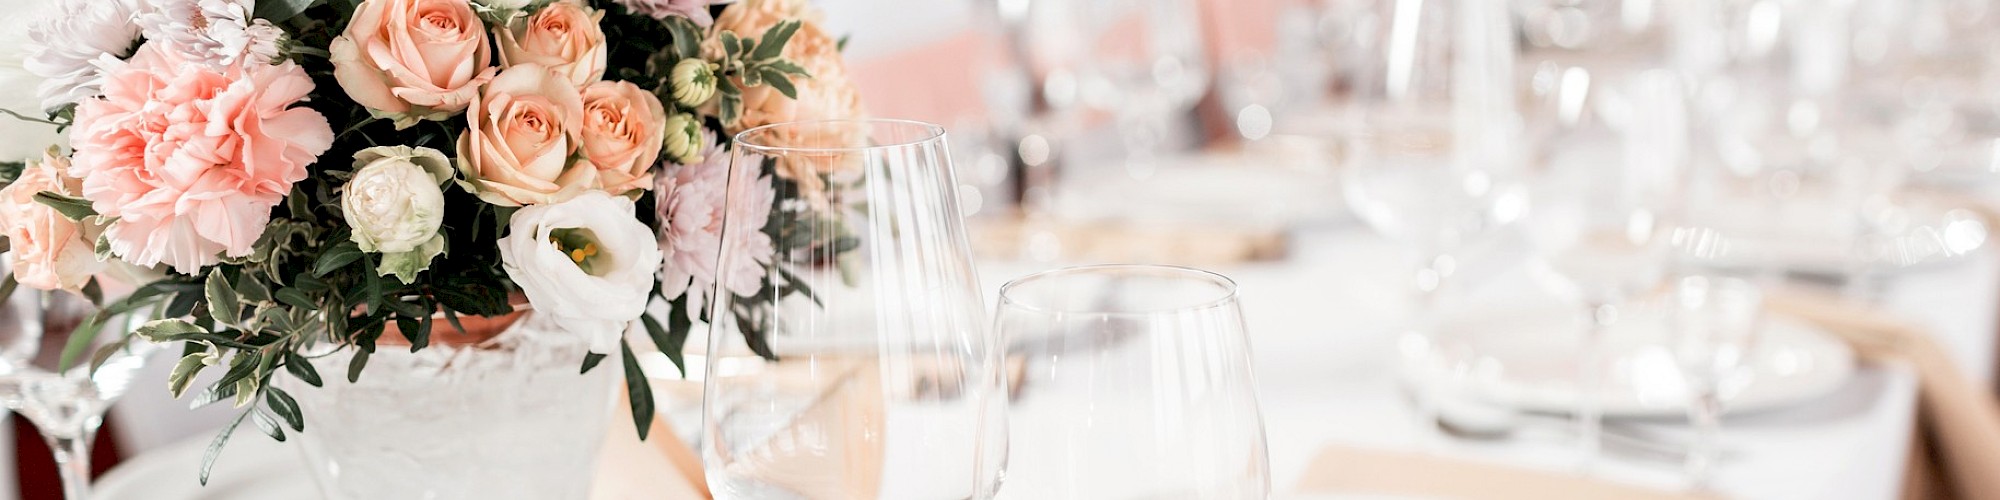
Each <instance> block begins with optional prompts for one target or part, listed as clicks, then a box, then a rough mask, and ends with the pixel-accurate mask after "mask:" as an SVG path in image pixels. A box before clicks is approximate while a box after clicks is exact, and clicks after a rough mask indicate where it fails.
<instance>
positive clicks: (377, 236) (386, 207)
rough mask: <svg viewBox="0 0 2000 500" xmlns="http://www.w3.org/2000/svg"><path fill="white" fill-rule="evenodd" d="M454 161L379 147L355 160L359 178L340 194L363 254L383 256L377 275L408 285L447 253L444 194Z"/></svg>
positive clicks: (417, 150)
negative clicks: (443, 227)
mask: <svg viewBox="0 0 2000 500" xmlns="http://www.w3.org/2000/svg"><path fill="white" fill-rule="evenodd" d="M450 180H451V160H450V159H448V158H445V156H444V153H441V152H438V150H435V149H431V148H411V147H409V146H377V147H372V148H368V149H364V150H361V152H359V153H355V154H354V178H353V179H351V180H349V181H347V186H346V187H343V188H341V195H340V212H341V214H342V215H345V216H346V217H347V224H348V225H349V226H352V227H353V229H354V230H353V232H351V233H349V235H350V236H349V239H352V240H353V241H354V243H355V244H356V245H360V246H361V250H362V251H364V252H381V253H382V263H381V264H379V265H377V266H376V268H375V271H376V272H378V273H381V275H383V276H392V275H393V276H395V277H396V278H398V279H401V280H402V281H403V283H404V284H409V283H412V282H415V281H416V280H417V273H421V272H423V271H424V270H425V269H429V268H430V267H431V259H434V258H437V256H438V254H440V253H444V235H442V234H439V233H438V227H439V226H441V225H443V224H444V190H443V189H441V188H439V187H438V186H439V185H441V184H444V183H446V182H449V181H450Z"/></svg>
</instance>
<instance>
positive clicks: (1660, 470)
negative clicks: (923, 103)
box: [985, 226, 2000, 499]
mask: <svg viewBox="0 0 2000 500" xmlns="http://www.w3.org/2000/svg"><path fill="white" fill-rule="evenodd" d="M1295 243H1296V245H1295V247H1294V250H1295V251H1294V253H1293V255H1292V260H1291V261H1290V262H1285V263H1273V264H1257V265H1244V266H1237V267H1229V268H1219V269H1216V270H1218V271H1221V272H1223V273H1224V274H1227V275H1229V276H1230V277H1232V278H1234V279H1235V280H1236V281H1237V282H1238V283H1239V285H1240V286H1241V299H1242V301H1243V307H1244V309H1245V314H1246V317H1247V321H1248V322H1249V330H1250V335H1251V343H1252V351H1253V356H1255V368H1256V370H1257V373H1256V375H1257V377H1258V386H1259V387H1258V390H1259V395H1260V397H1261V399H1262V404H1263V410H1264V418H1265V424H1266V431H1267V434H1268V435H1269V436H1270V453H1271V463H1272V468H1273V478H1272V479H1273V484H1274V485H1275V486H1276V489H1277V490H1278V491H1288V490H1289V489H1290V488H1291V487H1292V485H1294V484H1296V483H1297V482H1298V481H1299V479H1300V478H1301V477H1302V475H1303V474H1305V473H1306V471H1305V467H1306V465H1307V462H1308V461H1309V460H1310V459H1311V458H1312V457H1313V456H1314V455H1315V454H1316V453H1317V452H1318V451H1319V450H1320V449H1322V448H1323V447H1325V446H1327V445H1329V444H1339V445H1348V446H1359V447H1370V448H1381V449H1394V450H1427V449H1439V448H1440V446H1441V447H1442V450H1441V451H1442V452H1444V453H1446V454H1448V455H1453V456H1463V457H1467V458H1473V459H1479V460H1491V461H1496V462H1504V463H1509V464H1514V465H1521V466H1528V467H1537V468H1546V469H1549V470H1556V471H1576V470H1578V468H1579V460H1577V458H1576V456H1577V455H1576V451H1575V450H1576V446H1575V444H1574V441H1571V440H1567V439H1561V438H1551V439H1547V440H1535V439H1532V438H1529V437H1522V438H1519V439H1515V440H1508V441H1499V442H1463V441H1456V442H1444V443H1443V444H1440V440H1439V439H1438V438H1437V437H1435V436H1436V434H1435V433H1433V432H1430V431H1428V430H1426V429H1424V428H1423V427H1421V426H1420V425H1418V421H1417V419H1416V418H1415V416H1414V410H1413V408H1412V407H1411V405H1409V404H1408V403H1407V402H1406V400H1405V397H1404V396H1403V395H1402V393H1401V391H1400V388H1399V386H1398V379H1397V375H1396V374H1397V366H1396V361H1395V356H1393V355H1392V353H1393V352H1394V351H1393V350H1392V348H1393V343H1394V341H1395V334H1394V332H1395V331H1397V328H1398V327H1399V326H1400V324H1401V322H1402V321H1404V318H1405V315H1406V314H1407V312H1408V311H1409V310H1410V309H1409V307H1410V301H1409V300H1408V298H1409V295H1408V293H1407V292H1400V291H1399V290H1405V289H1406V287H1407V286H1408V283H1409V282H1410V278H1408V276H1407V275H1408V271H1407V270H1406V269H1407V265H1405V264H1403V262H1404V261H1403V258H1402V257H1401V256H1400V255H1399V254H1398V253H1397V250H1396V248H1395V247H1394V246H1393V245H1390V244H1389V243H1387V242H1385V241H1383V240H1381V239H1380V238H1377V237H1375V236H1373V235H1371V234H1369V233H1367V232H1366V231H1365V230H1363V229H1361V228H1358V227H1352V226H1347V227H1332V228H1324V229H1317V230H1308V231H1302V232H1300V233H1298V235H1297V240H1296V242H1295ZM1502 246H1503V247H1504V245H1502ZM1487 254H1488V256H1487V257H1485V258H1483V259H1480V258H1472V259H1466V262H1465V263H1464V264H1463V265H1462V269H1463V270H1462V271H1460V276H1461V277H1462V278H1463V279H1464V280H1466V281H1470V282H1485V283H1486V284H1484V285H1470V286H1476V287H1484V288H1485V289H1484V290H1480V291H1477V292H1472V293H1470V294H1469V295H1470V296H1471V297H1472V298H1473V299H1477V298H1478V297H1479V296H1480V295H1481V294H1492V293H1516V292H1518V291H1520V290H1519V289H1522V288H1532V287H1533V286H1534V285H1533V284H1531V283H1529V282H1528V281H1529V280H1525V279H1518V276H1507V273H1508V271H1505V270H1506V269H1514V268H1515V266H1513V265H1510V264H1509V263H1510V262H1518V260H1519V259H1520V258H1521V256H1519V255H1514V254H1508V253H1507V252H1487ZM1035 267H1039V266H1029V265H1024V264H1016V263H999V264H988V265H986V268H985V269H986V273H985V274H987V275H988V276H989V277H992V279H995V280H1000V279H1004V278H1002V276H1008V275H1009V273H1013V274H1014V275H1018V274H1021V273H1023V272H1026V271H1029V270H1032V269H1033V268H1035ZM1997 268H2000V256H1996V255H1994V252H1993V250H1991V249H1985V250H1982V251H1981V252H1980V253H1979V254H1977V255H1974V256H1973V258H1969V259H1965V260H1963V261H1960V262H1954V263H1950V264H1947V265H1942V266H1937V267H1932V268H1925V269H1918V270H1912V271H1908V272H1905V273H1903V274H1901V275H1899V276H1898V277H1896V278H1895V279H1894V280H1893V282H1892V285H1891V286H1890V287H1889V290H1890V291H1889V293H1888V295H1887V297H1886V298H1885V300H1884V303H1885V305H1887V306H1889V307H1891V308H1893V309H1895V310H1896V311H1898V312H1900V313H1903V314H1905V315H1907V316H1908V317H1910V318H1912V319H1914V320H1916V321H1919V322H1921V323H1922V324H1924V325H1926V326H1929V327H1930V328H1932V331H1933V332H1935V333H1936V334H1937V335H1938V336H1939V338H1940V340H1942V341H1943V342H1944V343H1945V345H1946V346H1947V347H1948V348H1950V349H1951V350H1952V351H1953V352H1955V353H1957V354H1958V356H1959V360H1960V362H1961V364H1962V365H1963V366H1965V367H1967V368H1968V370H1970V372H1971V373H1974V374H1976V376H1977V377H1979V379H1981V380H1986V379H1987V378H1988V376H1987V374H1988V373H1990V372H1991V367H1992V363H1993V360H1992V357H1993V353H1994V344H1993V342H1994V340H1993V332H1994V305H1995V304H1996V291H1995V290H1996V284H2000V269H1997ZM999 284H1000V281H994V282H992V283H988V284H987V285H988V288H989V289H997V287H998V285H999ZM1916 399H1917V384H1916V377H1915V375H1914V372H1912V371H1911V370H1908V369H1905V368H1901V367H1893V366H1891V367H1869V368H1864V369H1862V370H1861V371H1860V372H1859V373H1858V374H1857V376H1856V377H1855V378H1854V380H1852V381H1851V382H1850V383H1849V384H1847V385H1846V386H1845V387H1843V388H1842V389H1841V390H1839V391H1837V392H1835V393H1834V394H1831V395H1829V396H1827V397H1824V398H1821V399H1818V400H1815V401H1812V402H1809V403H1806V404H1803V405H1799V406H1795V407H1790V408H1785V409H1781V410H1774V411H1769V412H1763V413H1755V414H1746V415H1732V416H1730V417H1729V418H1727V419H1725V422H1724V433H1725V435H1724V437H1723V440H1724V443H1725V444H1724V446H1725V448H1726V449H1728V450H1729V453H1730V458H1728V459H1727V460H1726V461H1725V462H1724V463H1722V464H1721V465H1720V470H1719V471H1718V472H1717V478H1716V486H1717V487H1719V488H1720V489H1721V490H1722V491H1723V492H1725V493H1727V494H1729V495H1731V496H1734V497H1740V498H1758V499H1789V498H1796V499H1826V498H1843V499H1844V498H1855V499H1887V498H1895V496H1896V494H1897V493H1898V491H1899V488H1900V484H1901V480H1902V471H1903V465H1904V462H1903V461H1904V457H1905V455H1906V450H1907V449H1908V447H1909V445H1910V437H1911V429H1912V425H1913V419H1914V418H1915V412H1916ZM1637 427H1640V428H1643V429H1644V430H1646V431H1649V433H1654V434H1660V435H1665V436H1684V435H1686V434H1687V433H1688V430H1687V428H1686V426H1685V425H1683V424H1681V423H1679V422H1673V421H1657V422H1645V423H1640V424H1637ZM1590 473H1592V474H1597V475H1600V476H1601V477H1605V478H1609V479H1613V480H1618V481H1625V482H1630V483H1634V484H1643V485H1649V486H1654V487H1659V488H1681V487H1683V485H1684V479H1683V475H1682V472H1681V469H1680V466H1679V464H1678V463H1673V462H1665V461H1651V462H1635V461H1631V460H1622V459H1619V458H1617V457H1613V456H1607V457H1606V458H1604V459H1603V460H1600V461H1598V462H1597V463H1596V465H1594V466H1593V468H1592V470H1591V472H1590Z"/></svg>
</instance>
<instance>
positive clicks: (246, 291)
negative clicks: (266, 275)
mask: <svg viewBox="0 0 2000 500" xmlns="http://www.w3.org/2000/svg"><path fill="white" fill-rule="evenodd" d="M235 288H236V293H237V294H238V295H241V296H243V300H244V301H245V302H269V301H270V300H271V288H270V287H268V286H265V285H264V282H263V281H262V280H258V279H256V278H253V277H251V275H249V274H244V275H243V277H241V278H237V279H236V286H235Z"/></svg>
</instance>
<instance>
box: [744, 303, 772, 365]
mask: <svg viewBox="0 0 2000 500" xmlns="http://www.w3.org/2000/svg"><path fill="white" fill-rule="evenodd" d="M733 316H735V317H736V329H737V330H739V331H742V332H743V343H744V345H746V346H748V347H750V352H751V353H754V354H756V355H757V356H758V357H761V358H764V359H767V360H771V361H777V360H778V353H777V352H775V351H772V350H771V341H770V338H769V337H768V335H769V333H768V332H765V331H764V330H763V329H762V328H758V327H757V325H756V324H755V323H753V322H752V321H750V318H749V317H748V316H744V315H743V314H741V313H738V314H733Z"/></svg>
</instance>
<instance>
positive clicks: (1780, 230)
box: [1698, 197, 1988, 275]
mask: <svg viewBox="0 0 2000 500" xmlns="http://www.w3.org/2000/svg"><path fill="white" fill-rule="evenodd" d="M1771 210H1772V208H1771V207H1768V206H1755V205H1750V204H1748V202H1747V201H1743V200H1727V201H1723V202H1718V204H1717V206H1715V207H1711V208H1710V209H1709V211H1708V212H1707V214H1708V215H1704V216H1698V217H1699V218H1698V221H1699V222H1700V223H1701V224H1702V225H1705V226H1709V227H1712V228H1715V229H1717V230H1720V231H1721V232H1722V233H1723V234H1730V235H1738V236H1737V237H1736V238H1735V241H1734V242H1733V243H1731V246H1732V247H1733V248H1731V249H1729V250H1728V251H1727V253H1726V254H1725V255H1722V256H1720V257H1719V258H1718V259H1717V260H1716V262H1714V263H1715V264H1718V265H1722V266H1744V267H1750V266H1776V267H1780V268H1783V269H1787V270H1792V271H1798V272H1806V273H1817V274H1832V275H1838V274H1843V273H1846V272H1848V271H1849V270H1850V268H1852V267H1854V266H1852V265H1850V262H1855V259H1856V258H1860V257H1862V256H1866V257H1867V258H1869V259H1870V260H1871V261H1872V262H1870V263H1869V268H1870V269H1874V270H1878V271H1896V270H1903V269H1911V268H1922V267H1929V266H1937V265H1945V264H1951V263H1956V262H1962V261H1964V260H1965V259H1966V258H1968V257H1970V256H1971V255H1972V253H1973V252H1974V251H1975V250H1978V249H1979V248H1980V247H1982V246H1984V245H1985V243H1986V238H1987V231H1988V228H1987V227H1986V222H1985V221H1984V218H1983V217H1981V216H1980V215H1979V214H1978V213H1977V212H1974V211H1972V210H1969V209H1966V208H1964V207H1960V206H1954V205H1951V204H1950V203H1948V202H1946V201H1943V200H1939V199H1936V198H1931V197H1913V198H1908V199H1904V200H1900V201H1899V202H1898V203H1897V204H1896V205H1895V206H1891V207H1885V208H1881V209H1878V211H1877V212H1875V213H1874V214H1873V215H1872V217H1873V218H1874V219H1876V220H1877V221H1878V222H1877V224H1878V226H1879V227H1880V230H1881V231H1883V232H1884V234H1885V235H1886V238H1885V237H1881V236H1878V237H1877V238H1879V239H1878V240H1877V241H1876V242H1875V243H1874V244H1873V245H1855V244H1851V243H1846V241H1851V240H1848V239H1846V238H1845V237H1843V236H1842V234H1843V233H1847V232H1849V231H1850V230H1851V229H1852V224H1853V223H1852V222H1851V221H1852V219H1851V218H1849V217H1844V216H1833V215H1832V214H1841V213H1843V212H1842V208H1841V207H1840V206H1839V205H1837V204H1835V203H1833V202H1832V201H1831V200H1826V199H1822V198H1813V197H1802V198H1800V199H1798V200H1795V201H1793V202H1790V203H1787V204H1785V205H1784V206H1782V207H1778V208H1777V210H1778V213H1775V214H1773V213H1771Z"/></svg>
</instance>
